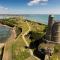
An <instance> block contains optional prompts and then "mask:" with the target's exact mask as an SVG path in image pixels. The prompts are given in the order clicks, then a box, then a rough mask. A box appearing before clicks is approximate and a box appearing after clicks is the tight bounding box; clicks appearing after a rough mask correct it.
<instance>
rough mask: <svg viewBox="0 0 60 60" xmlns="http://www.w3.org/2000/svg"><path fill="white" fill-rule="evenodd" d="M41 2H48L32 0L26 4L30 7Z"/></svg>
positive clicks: (45, 0)
mask: <svg viewBox="0 0 60 60" xmlns="http://www.w3.org/2000/svg"><path fill="white" fill-rule="evenodd" d="M42 2H48V0H32V1H30V2H28V6H32V5H34V4H38V3H42Z"/></svg>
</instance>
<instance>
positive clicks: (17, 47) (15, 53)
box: [12, 36, 30, 60]
mask: <svg viewBox="0 0 60 60" xmlns="http://www.w3.org/2000/svg"><path fill="white" fill-rule="evenodd" d="M25 46H26V45H25V43H24V41H23V39H22V37H21V36H19V37H18V38H17V40H16V42H15V43H14V44H13V45H12V58H13V60H25V59H26V58H28V57H29V56H30V53H29V50H28V49H26V48H25Z"/></svg>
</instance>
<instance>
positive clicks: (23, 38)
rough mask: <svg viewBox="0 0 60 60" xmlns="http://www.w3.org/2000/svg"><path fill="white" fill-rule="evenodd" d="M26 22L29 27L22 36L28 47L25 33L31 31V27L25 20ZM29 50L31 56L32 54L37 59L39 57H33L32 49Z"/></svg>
mask: <svg viewBox="0 0 60 60" xmlns="http://www.w3.org/2000/svg"><path fill="white" fill-rule="evenodd" d="M26 23H27V25H28V27H29V29H28V31H26V32H25V33H24V34H23V35H22V38H23V40H24V42H25V43H26V46H28V47H29V44H28V42H27V41H26V38H25V35H27V34H28V33H29V31H31V27H30V26H29V24H28V22H26ZM29 52H30V55H31V56H33V57H34V58H36V59H37V60H40V59H38V58H37V57H35V56H34V55H33V51H32V50H31V49H29Z"/></svg>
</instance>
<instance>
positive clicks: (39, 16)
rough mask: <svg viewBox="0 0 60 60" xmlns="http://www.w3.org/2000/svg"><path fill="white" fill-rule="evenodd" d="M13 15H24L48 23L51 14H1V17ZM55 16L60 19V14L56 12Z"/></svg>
mask: <svg viewBox="0 0 60 60" xmlns="http://www.w3.org/2000/svg"><path fill="white" fill-rule="evenodd" d="M11 16H23V17H24V18H25V19H28V20H31V21H36V22H40V23H43V24H47V23H48V17H49V14H0V19H3V18H6V17H11ZM53 16H54V20H56V21H60V15H58V14H55V15H53Z"/></svg>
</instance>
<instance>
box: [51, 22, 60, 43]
mask: <svg viewBox="0 0 60 60" xmlns="http://www.w3.org/2000/svg"><path fill="white" fill-rule="evenodd" d="M51 38H52V39H51V40H52V41H54V42H58V43H60V22H56V23H54V25H53V27H52V36H51Z"/></svg>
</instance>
